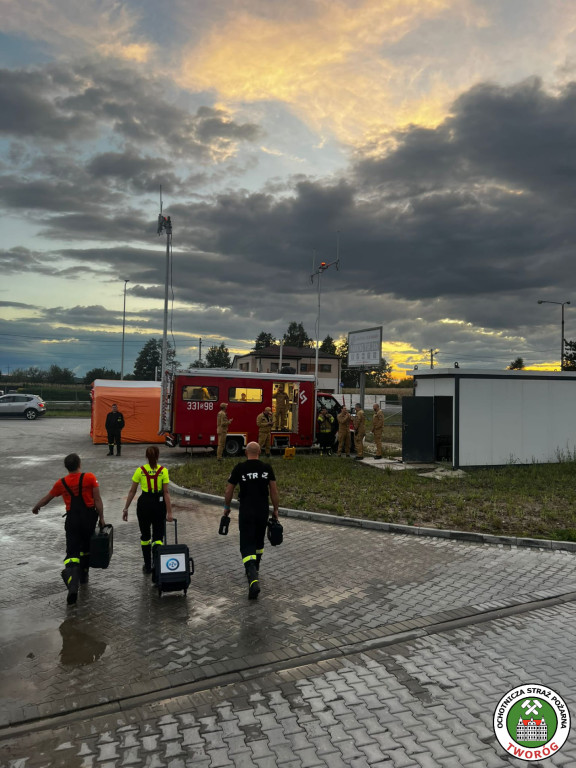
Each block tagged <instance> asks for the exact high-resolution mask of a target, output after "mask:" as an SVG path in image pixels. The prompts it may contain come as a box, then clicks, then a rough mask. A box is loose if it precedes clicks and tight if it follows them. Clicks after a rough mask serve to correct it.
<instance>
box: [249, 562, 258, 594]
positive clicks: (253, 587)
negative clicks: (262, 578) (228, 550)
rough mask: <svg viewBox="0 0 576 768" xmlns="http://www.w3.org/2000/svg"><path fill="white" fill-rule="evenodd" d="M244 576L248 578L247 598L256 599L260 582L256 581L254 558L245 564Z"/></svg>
mask: <svg viewBox="0 0 576 768" xmlns="http://www.w3.org/2000/svg"><path fill="white" fill-rule="evenodd" d="M246 578H247V579H248V600H256V598H257V597H258V595H259V594H260V584H259V583H258V571H257V569H256V563H255V561H254V560H250V562H249V563H247V564H246Z"/></svg>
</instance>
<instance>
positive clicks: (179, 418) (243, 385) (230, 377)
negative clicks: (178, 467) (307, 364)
mask: <svg viewBox="0 0 576 768" xmlns="http://www.w3.org/2000/svg"><path fill="white" fill-rule="evenodd" d="M278 389H282V390H283V391H284V392H285V393H286V394H287V395H288V400H289V405H288V414H287V419H286V427H285V428H284V429H283V430H280V429H273V430H272V435H271V444H272V448H282V449H283V448H286V447H289V446H297V447H298V446H301V447H310V446H311V445H313V443H314V441H315V436H314V397H316V400H317V410H318V411H319V409H320V408H322V407H326V408H327V409H328V410H329V412H330V413H332V414H333V416H334V431H335V432H336V431H337V427H338V424H337V421H336V415H337V414H338V413H339V412H340V409H341V408H342V406H341V405H340V403H339V402H338V401H337V400H336V398H335V397H334V395H332V394H329V393H315V388H314V376H298V375H294V374H279V373H250V372H247V371H239V370H235V369H234V370H215V369H214V370H213V369H210V368H206V369H201V368H200V369H195V370H192V371H188V372H186V373H179V374H176V375H175V376H174V379H173V383H172V387H171V395H172V397H171V401H172V402H171V404H170V406H171V411H172V430H171V431H172V435H171V436H170V438H171V439H170V440H169V443H170V444H173V445H177V444H179V445H181V446H184V447H203V448H212V447H213V448H216V446H217V445H218V436H217V434H216V417H217V415H218V411H219V409H220V403H228V417H229V418H231V419H232V423H231V424H230V426H229V428H228V436H227V438H226V452H227V454H228V455H229V456H237V455H239V454H240V453H241V451H242V450H243V448H244V447H245V446H246V444H247V443H249V442H250V441H252V440H258V427H257V426H256V418H257V416H258V414H260V413H262V411H263V410H264V408H266V407H267V406H270V407H271V408H272V410H273V412H274V414H275V412H276V401H275V399H274V394H275V393H276V392H277V390H278ZM274 421H276V420H275V419H274Z"/></svg>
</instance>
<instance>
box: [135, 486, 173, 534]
mask: <svg viewBox="0 0 576 768" xmlns="http://www.w3.org/2000/svg"><path fill="white" fill-rule="evenodd" d="M162 498H163V497H162ZM136 515H137V517H138V525H139V526H140V540H141V541H152V542H154V541H163V540H164V532H165V528H166V502H165V501H163V500H162V501H160V494H159V493H141V494H140V496H139V497H138V503H137V504H136Z"/></svg>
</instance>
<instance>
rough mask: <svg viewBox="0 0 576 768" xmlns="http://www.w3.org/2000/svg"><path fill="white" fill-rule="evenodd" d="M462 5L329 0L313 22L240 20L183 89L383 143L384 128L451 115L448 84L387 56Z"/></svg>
mask: <svg viewBox="0 0 576 768" xmlns="http://www.w3.org/2000/svg"><path fill="white" fill-rule="evenodd" d="M463 1H464V0H410V1H408V0H388V2H382V0H363V1H362V2H359V3H354V4H350V3H348V2H344V0H330V1H328V0H323V1H322V2H316V3H315V4H313V5H312V6H311V8H312V9H313V13H312V14H309V15H308V16H307V17H306V18H303V16H302V13H301V9H298V6H297V5H295V6H294V14H293V15H292V16H290V15H289V12H288V15H286V14H283V15H282V17H281V18H280V17H279V18H270V17H257V16H256V15H254V14H250V13H248V12H241V13H238V14H236V15H234V16H233V17H232V18H231V19H230V20H229V21H228V22H227V23H226V24H225V25H224V26H223V27H220V28H218V29H216V30H214V31H213V32H212V34H211V35H209V36H207V37H205V38H204V40H203V42H201V43H200V44H199V45H198V46H197V47H196V48H195V49H194V50H193V51H191V52H189V53H188V54H186V55H185V56H184V58H183V64H182V67H181V73H180V83H181V84H182V85H185V86H187V87H189V88H192V89H197V90H202V89H208V90H211V89H213V90H215V91H216V92H217V94H218V97H219V98H220V99H222V100H224V101H226V102H227V103H228V104H229V105H231V104H234V103H236V104H240V103H250V102H257V101H281V102H283V103H285V104H287V105H288V106H289V107H290V108H291V109H292V110H293V111H294V112H295V113H296V114H297V115H298V116H299V117H300V118H301V119H302V120H304V121H305V122H306V123H307V124H308V125H309V126H310V127H311V128H313V129H314V130H316V131H317V132H319V133H320V132H322V131H324V130H329V131H331V132H332V133H333V134H335V135H336V136H337V137H338V138H339V139H340V140H342V141H345V142H348V143H352V144H358V143H364V142H365V140H366V139H367V138H368V139H369V140H370V141H373V142H376V141H377V136H378V132H379V131H381V129H382V126H383V125H387V126H389V127H397V126H398V125H404V124H407V123H409V122H418V123H420V124H427V125H434V124H437V123H438V122H440V121H441V120H442V119H443V117H444V116H445V105H446V103H447V100H448V99H449V97H450V96H451V95H452V94H453V89H452V88H449V87H448V85H446V84H445V83H444V82H443V79H442V77H441V76H440V75H439V74H437V75H436V76H435V77H434V78H431V76H430V74H429V73H427V72H425V70H426V63H425V62H424V60H423V59H422V61H420V63H419V62H415V61H414V57H413V56H409V57H408V60H401V59H397V60H396V62H394V61H393V60H392V58H391V57H390V56H388V57H386V55H385V53H384V52H383V51H384V49H385V46H391V45H394V44H396V43H397V42H398V41H400V40H401V39H402V38H403V37H404V36H405V35H406V34H407V33H408V32H410V31H412V30H413V29H415V28H417V27H418V26H419V25H420V24H421V23H422V22H423V21H425V20H430V19H434V18H438V17H440V16H441V15H442V14H445V13H446V12H447V11H448V10H450V9H453V8H454V7H461V6H462V2H463ZM297 12H298V15H296V13H297ZM482 22H483V20H482ZM416 58H418V59H420V58H421V56H420V52H418V56H417V57H416ZM399 61H402V63H399ZM419 67H420V69H419ZM424 74H426V78H425V80H426V85H425V86H424V84H421V83H420V82H419V78H420V77H421V76H423V75H424ZM431 80H432V81H434V82H433V84H434V87H433V88H432V89H430V83H431ZM407 94H410V95H407Z"/></svg>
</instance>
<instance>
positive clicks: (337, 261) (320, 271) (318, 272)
mask: <svg viewBox="0 0 576 768" xmlns="http://www.w3.org/2000/svg"><path fill="white" fill-rule="evenodd" d="M315 261H316V255H315V254H314V259H313V261H312V269H313V270H314V271H313V272H312V274H311V275H310V282H311V283H314V278H315V277H317V278H318V314H317V317H316V361H315V364H314V386H315V389H316V393H317V392H318V388H319V387H318V355H319V350H320V293H321V289H320V278H321V277H322V275H323V273H324V272H325V271H326V270H327V269H329V268H330V267H331V266H333V265H336V269H340V241H339V239H337V240H336V259H335V260H334V261H331V262H330V263H329V264H327V263H326V262H325V261H322V262H320V266H319V267H318V269H315ZM317 414H318V399H317V397H316V395H315V396H314V431H316V417H317Z"/></svg>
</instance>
